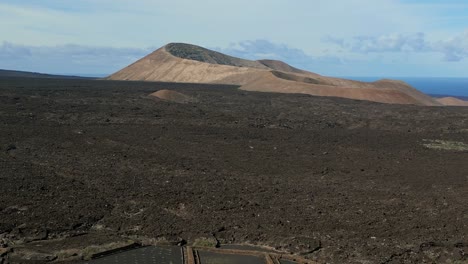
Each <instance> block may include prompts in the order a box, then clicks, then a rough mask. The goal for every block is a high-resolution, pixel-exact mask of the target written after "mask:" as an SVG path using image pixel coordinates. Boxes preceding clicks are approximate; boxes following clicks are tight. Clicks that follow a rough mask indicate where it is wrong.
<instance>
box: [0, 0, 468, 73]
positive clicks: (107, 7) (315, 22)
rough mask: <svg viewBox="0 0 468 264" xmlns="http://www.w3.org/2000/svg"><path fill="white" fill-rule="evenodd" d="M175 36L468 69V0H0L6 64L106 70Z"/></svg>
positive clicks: (315, 62)
mask: <svg viewBox="0 0 468 264" xmlns="http://www.w3.org/2000/svg"><path fill="white" fill-rule="evenodd" d="M170 42H184V43H191V44H196V45H200V46H203V47H206V48H210V49H214V50H217V51H220V52H224V53H227V54H229V55H233V56H238V57H242V58H246V59H265V58H267V59H279V60H283V61H285V62H287V63H289V64H291V65H293V66H296V67H299V68H303V69H306V70H310V71H313V72H316V73H319V74H323V75H329V76H381V77H399V76H401V77H404V76H414V77H468V1H466V0H445V1H444V0H440V1H436V0H425V1H423V0H198V1H193V0H170V1H168V0H164V1H162V0H132V1H130V0H41V1H37V0H21V1H18V0H0V69H14V70H24V71H35V72H43V73H54V74H88V75H106V74H111V73H113V72H115V71H117V70H119V69H121V68H123V67H125V66H127V65H128V64H130V63H132V62H134V61H135V60H137V59H139V58H141V57H143V56H145V55H147V54H149V53H150V52H152V51H154V50H155V49H157V48H159V47H161V46H163V45H165V44H167V43H170Z"/></svg>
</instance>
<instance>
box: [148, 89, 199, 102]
mask: <svg viewBox="0 0 468 264" xmlns="http://www.w3.org/2000/svg"><path fill="white" fill-rule="evenodd" d="M150 96H153V97H156V98H159V99H161V100H165V101H169V102H175V103H182V104H185V103H190V102H195V101H196V100H195V98H193V97H191V96H187V95H185V94H183V93H179V92H176V91H171V90H159V91H157V92H155V93H152V94H150Z"/></svg>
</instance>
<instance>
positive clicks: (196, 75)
mask: <svg viewBox="0 0 468 264" xmlns="http://www.w3.org/2000/svg"><path fill="white" fill-rule="evenodd" d="M108 79H109V80H134V81H164V82H184V83H212V84H233V85H238V86H241V87H240V89H242V90H247V91H260V92H277V93H301V94H309V95H318V96H333V97H342V98H350V99H358V100H367V101H374V102H382V103H392V104H415V105H431V106H435V105H442V104H441V103H440V102H439V101H437V100H435V99H434V98H432V97H430V96H428V95H425V94H423V93H421V92H419V91H418V90H416V89H414V88H413V87H411V86H409V85H408V84H406V83H404V82H401V81H394V80H382V81H377V82H372V83H365V82H358V81H351V80H345V79H338V78H332V77H325V76H321V75H318V74H316V73H312V72H308V71H303V70H300V69H297V68H294V67H292V66H290V65H288V64H286V63H284V62H281V61H274V60H259V61H250V60H245V59H240V58H235V57H231V56H228V55H225V54H222V53H219V52H216V51H212V50H208V49H205V48H202V47H199V46H195V45H190V44H183V43H170V44H168V45H166V46H164V47H162V48H160V49H158V50H156V51H155V52H153V53H151V54H149V55H148V56H146V57H144V58H142V59H140V60H139V61H137V62H135V63H133V64H131V65H129V66H128V67H126V68H124V69H122V70H120V71H118V72H116V73H114V74H112V75H111V76H109V77H108Z"/></svg>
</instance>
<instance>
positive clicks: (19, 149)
mask: <svg viewBox="0 0 468 264" xmlns="http://www.w3.org/2000/svg"><path fill="white" fill-rule="evenodd" d="M163 89H166V90H171V91H176V92H180V93H183V94H185V95H187V96H191V97H193V98H197V99H199V100H198V102H197V103H190V104H174V103H171V102H165V101H163V100H154V99H152V98H150V97H148V96H147V95H148V94H150V93H153V92H155V91H157V90H163ZM467 120H468V108H463V107H448V108H442V107H420V106H410V105H406V106H405V105H389V104H378V103H370V102H365V101H354V100H348V99H340V98H331V97H314V96H310V95H301V94H278V93H259V92H247V91H242V90H238V89H237V87H231V86H220V85H199V84H169V83H143V82H112V81H86V80H48V79H47V80H35V79H24V80H22V79H11V80H1V81H0V124H1V125H0V135H2V136H1V137H0V167H1V170H0V183H1V184H0V193H2V195H1V196H0V248H2V247H4V248H5V247H6V249H1V250H0V254H1V255H0V261H2V260H1V259H4V260H5V259H6V260H8V261H12V260H13V259H14V258H16V259H15V262H20V261H21V258H28V256H29V258H34V259H36V260H35V261H33V262H32V263H44V262H47V261H49V260H53V261H55V262H57V261H62V260H63V261H68V262H70V261H72V260H77V259H79V258H80V256H79V255H77V254H78V253H79V254H81V253H82V252H89V251H90V250H95V249H96V248H110V247H111V246H112V245H126V243H131V242H141V243H148V244H152V243H158V242H161V241H168V242H174V243H177V242H180V243H181V244H183V242H184V241H186V242H187V243H188V244H191V243H193V242H194V241H196V240H197V239H199V238H215V239H216V241H219V242H221V243H223V244H242V243H250V244H257V245H264V246H271V247H274V248H277V249H279V250H286V251H288V252H294V253H296V254H300V256H301V257H305V258H308V259H312V260H316V261H318V262H319V263H457V261H458V263H463V262H466V261H467V260H468V256H467V253H466V252H468V237H467V234H468V221H467V216H468V211H467V206H466V201H467V199H468V184H467V178H466V177H467V174H466V172H467V171H468V162H467V160H468V152H467V151H464V150H463V149H457V148H445V149H437V148H428V147H426V145H427V144H428V142H461V143H464V144H468V123H467V122H468V121H467ZM461 143H457V144H461ZM457 146H458V145H457ZM90 246H93V247H90ZM15 252H16V253H15ZM77 252H78V253H77ZM23 261H24V259H23ZM25 262H26V261H24V262H23V263H25ZM29 263H31V262H29Z"/></svg>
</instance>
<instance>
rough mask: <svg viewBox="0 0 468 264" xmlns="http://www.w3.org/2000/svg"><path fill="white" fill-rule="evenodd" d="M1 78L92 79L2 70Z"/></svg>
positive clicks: (0, 72) (0, 71)
mask: <svg viewBox="0 0 468 264" xmlns="http://www.w3.org/2000/svg"><path fill="white" fill-rule="evenodd" d="M1 77H15V78H60V79H90V78H86V77H80V76H68V75H53V74H44V73H37V72H26V71H12V70H1V69H0V78H1Z"/></svg>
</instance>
